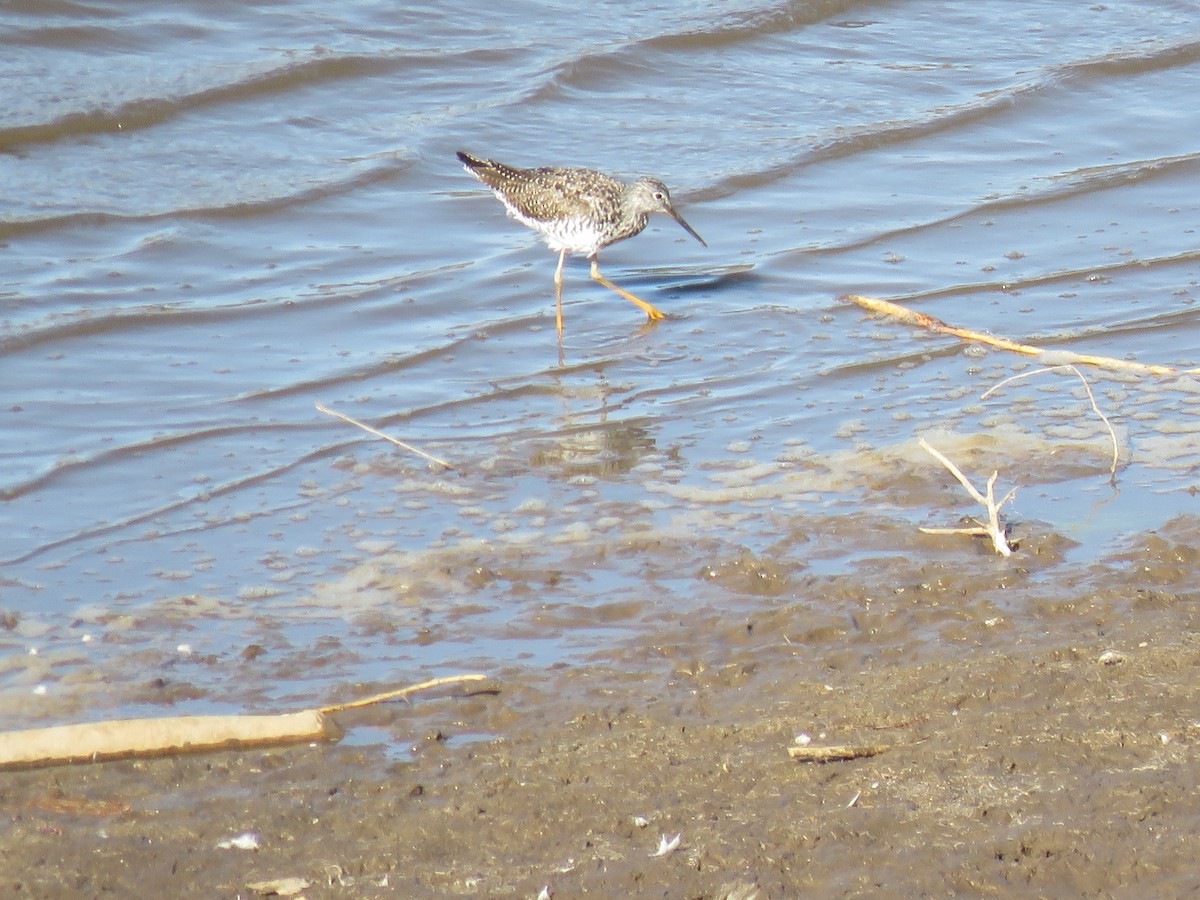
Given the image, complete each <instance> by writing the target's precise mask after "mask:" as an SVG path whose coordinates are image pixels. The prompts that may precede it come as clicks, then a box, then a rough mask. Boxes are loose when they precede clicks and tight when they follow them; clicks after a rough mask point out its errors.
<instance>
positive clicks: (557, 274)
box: [554, 250, 567, 337]
mask: <svg viewBox="0 0 1200 900" xmlns="http://www.w3.org/2000/svg"><path fill="white" fill-rule="evenodd" d="M566 261H567V251H566V250H560V251H559V253H558V268H557V269H555V270H554V321H555V324H557V325H558V336H559V337H562V333H563V329H562V269H563V263H564V262H566Z"/></svg>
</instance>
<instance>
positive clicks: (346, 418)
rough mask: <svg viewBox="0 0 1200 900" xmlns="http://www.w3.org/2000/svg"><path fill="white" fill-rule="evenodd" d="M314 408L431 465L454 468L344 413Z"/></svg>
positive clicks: (324, 408)
mask: <svg viewBox="0 0 1200 900" xmlns="http://www.w3.org/2000/svg"><path fill="white" fill-rule="evenodd" d="M316 406H317V410H318V411H320V412H323V413H325V415H327V416H333V417H334V418H336V419H341V420H342V421H343V422H349V423H350V424H351V425H354V426H355V427H357V428H361V429H362V430H363V431H365V432H367V433H368V434H373V435H375V437H380V438H383V439H384V440H385V441H391V442H392V443H393V444H395V445H396V446H397V447H400V448H401V449H403V450H407V451H408V452H409V453H415V454H417V456H419V457H421V458H422V459H427V460H429V461H430V462H431V463H437V464H438V465H439V466H444V467H445V468H447V469H453V468H454V466H452V465H451V464H450V463H448V462H446V461H445V460H444V459H438V458H437V457H436V456H434V455H433V454H432V453H426V452H425V451H424V450H418V449H417V448H416V447H414V446H413V445H412V444H406V443H404V441H402V440H400V439H399V438H394V437H392V436H391V435H390V434H385V433H384V432H382V431H380V430H379V429H378V428H372V427H371V426H370V425H368V424H367V423H366V422H360V421H358V419H352V418H351V417H350V416H348V415H346V414H345V413H340V412H338V411H336V410H333V409H330V408H329V407H328V406H326V405H325V404H323V403H318V404H316Z"/></svg>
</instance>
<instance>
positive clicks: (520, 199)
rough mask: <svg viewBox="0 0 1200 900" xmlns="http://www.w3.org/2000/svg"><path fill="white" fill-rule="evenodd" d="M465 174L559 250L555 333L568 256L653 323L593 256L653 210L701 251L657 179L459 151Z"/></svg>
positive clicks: (646, 307)
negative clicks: (588, 265)
mask: <svg viewBox="0 0 1200 900" xmlns="http://www.w3.org/2000/svg"><path fill="white" fill-rule="evenodd" d="M458 158H459V160H460V161H461V162H462V164H463V165H464V166H465V167H466V169H467V171H468V172H470V173H471V174H472V175H474V176H475V177H476V178H478V179H479V180H480V181H482V182H483V183H484V184H486V185H487V186H488V187H490V188H491V189H492V192H493V193H494V194H495V195H496V196H497V197H499V198H500V202H501V203H503V204H504V206H505V207H506V208H507V209H508V214H509V215H510V216H512V217H513V218H514V219H516V220H517V221H518V222H520V223H521V224H522V225H528V226H529V227H530V228H532V229H533V230H534V231H536V232H537V233H538V234H540V235H541V236H542V237H543V238H544V239H545V241H546V243H547V244H549V245H550V249H551V250H557V251H558V268H556V269H555V270H554V312H555V321H556V323H557V325H558V333H559V334H560V335H561V334H562V330H563V323H562V270H563V263H564V262H565V261H566V258H567V254H568V253H582V254H584V255H586V256H587V258H588V259H589V260H591V262H592V278H594V279H595V280H596V281H598V282H600V283H601V284H602V285H604V286H605V287H606V288H609V289H611V290H614V291H616V292H617V293H618V294H620V295H621V296H622V297H624V298H625V299H626V300H630V301H632V302H634V303H636V304H637V305H638V306H640V307H641V308H642V310H643V311H645V313H646V315H647V317H648V318H649V320H650V321H651V322H653V321H656V320H658V319H662V318H665V316H664V315H663V313H662V312H661V311H659V310H658V309H657V308H655V307H654V306H652V305H651V304H649V303H647V302H646V301H645V300H643V299H642V298H641V297H636V296H634V295H633V294H631V293H630V292H629V291H627V290H625V289H624V288H620V287H617V286H616V285H615V284H613V283H612V282H611V281H609V280H608V279H607V278H605V277H604V276H603V275H601V274H600V266H599V265H597V263H596V254H597V253H599V252H600V249H601V248H602V247H607V246H608V245H609V244H615V243H616V242H617V241H623V240H625V239H626V238H631V237H633V236H634V235H635V234H640V233H641V231H642V229H644V228H645V227H646V219H647V217H648V216H649V215H650V213H653V212H661V213H666V214H667V215H668V216H670V217H671V218H673V219H674V220H675V221H676V222H678V223H679V224H680V225H682V226H683V228H684V230H685V231H687V233H688V234H690V235H691V236H692V237H694V238H695V239H696V240H698V241H699V242H700V243H701V244H704V246H705V247H707V246H708V244H705V243H704V238H702V237H700V235H698V234H696V232H695V231H694V230H693V229H692V226H691V225H689V224H688V223H687V222H685V221H684V220H683V216H681V215H680V214H679V213H678V212H677V211H676V210H675V207H674V206H672V205H671V195H670V193H668V191H667V186H666V185H665V184H663V183H662V182H661V181H659V180H658V179H657V178H639V179H638V180H637V181H635V182H633V184H625V183H624V182H622V181H618V180H617V179H615V178H613V177H611V176H609V175H605V174H604V173H603V172H597V171H596V170H595V169H578V168H567V167H561V166H539V167H537V168H533V169H520V168H517V167H516V166H509V165H505V164H504V163H501V162H496V161H495V160H494V159H479V158H477V157H474V156H471V155H470V154H469V153H463V152H461V151H460V152H459V154H458Z"/></svg>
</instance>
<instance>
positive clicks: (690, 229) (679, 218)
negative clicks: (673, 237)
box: [670, 209, 708, 247]
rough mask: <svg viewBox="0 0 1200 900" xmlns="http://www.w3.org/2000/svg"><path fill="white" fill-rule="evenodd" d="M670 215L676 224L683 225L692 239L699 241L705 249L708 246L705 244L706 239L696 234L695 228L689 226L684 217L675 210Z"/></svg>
mask: <svg viewBox="0 0 1200 900" xmlns="http://www.w3.org/2000/svg"><path fill="white" fill-rule="evenodd" d="M670 213H671V218H672V219H674V220H675V221H676V222H678V223H679V224H680V225H682V226H683V230H684V231H686V232H687V233H688V234H690V235H691V236H692V237H694V238H695V239H696V240H698V241H699V242H700V244H701V246H704V247H707V246H708V244H706V243H704V238H702V237H700V235H698V234H696V229H695V228H693V227H692V226H691V225H689V224H688V223H687V222H685V221H683V216H681V215H680V214H679V213H677V212H675V210H673V209H672V210H670Z"/></svg>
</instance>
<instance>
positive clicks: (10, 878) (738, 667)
mask: <svg viewBox="0 0 1200 900" xmlns="http://www.w3.org/2000/svg"><path fill="white" fill-rule="evenodd" d="M1198 536H1200V524H1198V523H1197V522H1196V521H1194V520H1192V519H1190V518H1188V519H1176V520H1174V521H1172V522H1171V523H1168V525H1167V526H1166V527H1165V528H1164V529H1162V530H1160V532H1159V533H1156V534H1149V535H1143V536H1141V537H1139V538H1136V539H1133V540H1131V541H1130V543H1129V544H1128V547H1127V549H1126V550H1123V551H1120V552H1117V553H1114V554H1113V555H1112V556H1110V557H1109V558H1107V559H1105V560H1103V561H1102V562H1099V563H1088V564H1086V567H1082V568H1081V567H1076V569H1075V570H1074V571H1070V572H1069V573H1066V572H1065V570H1067V569H1070V567H1059V568H1062V569H1064V573H1065V574H1066V576H1067V577H1062V578H1056V579H1055V580H1054V581H1053V582H1048V581H1047V580H1044V579H1036V578H1030V577H1026V575H1027V571H1026V570H1025V569H1023V568H1022V567H1021V564H1020V562H1018V563H1017V564H1016V565H1012V566H998V565H995V564H993V561H992V559H991V558H990V557H987V556H985V555H983V554H980V556H979V566H978V571H976V572H974V573H972V572H969V571H964V570H963V567H962V566H961V565H959V566H957V567H953V566H948V565H946V566H932V565H931V564H929V563H922V562H920V561H918V560H919V556H918V555H917V554H915V553H914V554H905V555H903V556H898V557H895V558H892V559H887V560H881V561H880V563H879V569H880V570H879V582H878V583H877V584H867V583H865V582H864V581H863V580H862V579H861V578H860V579H859V580H858V581H857V582H853V583H852V582H850V581H837V582H835V581H833V580H827V581H823V582H819V583H818V582H814V583H813V584H812V589H813V590H818V589H820V590H826V591H830V592H833V593H836V594H837V595H838V596H837V600H838V603H839V605H840V606H842V607H844V608H846V609H849V610H852V611H853V614H851V615H849V616H848V617H846V618H845V619H844V620H843V624H841V625H835V624H833V623H832V622H831V624H830V625H829V626H828V628H827V629H826V631H827V633H818V632H819V631H820V629H818V630H817V631H813V630H812V629H811V628H809V629H808V630H806V631H805V632H803V633H801V632H800V631H798V630H797V629H796V628H795V626H794V620H793V619H790V618H789V610H788V606H787V604H786V603H780V604H779V605H778V606H777V607H774V608H771V607H759V612H757V613H752V614H750V615H744V614H743V613H741V612H738V613H731V614H730V615H729V616H728V617H726V618H721V617H719V616H717V617H713V618H707V617H704V616H692V617H688V618H686V619H680V620H674V621H672V620H663V621H662V622H661V623H660V625H659V627H657V628H655V629H650V630H648V631H647V632H646V633H645V634H643V635H642V636H641V638H640V639H638V640H636V641H634V642H631V643H628V644H626V645H624V646H623V647H622V648H620V649H619V650H618V651H617V653H616V656H617V657H618V658H614V657H613V655H609V658H608V661H607V662H606V663H600V662H597V663H596V664H595V665H588V666H577V667H560V668H556V669H551V670H548V671H547V670H538V669H533V668H525V669H523V668H518V667H513V668H510V669H508V670H506V671H502V672H495V673H492V674H493V675H494V676H495V677H494V681H492V682H491V683H489V684H488V685H487V687H486V689H484V690H481V691H476V692H473V693H467V692H466V691H459V692H454V691H451V692H449V693H446V694H444V695H441V696H433V697H425V698H422V699H418V700H417V701H416V702H414V703H413V704H411V705H407V704H392V705H388V706H386V707H383V708H376V709H372V710H364V711H357V712H353V713H345V714H343V718H342V724H343V725H345V726H346V727H347V728H348V732H349V737H348V739H347V740H345V741H343V742H342V743H341V744H338V745H327V746H312V747H299V748H288V749H282V750H261V751H254V752H228V753H217V754H206V755H202V756H190V757H183V758H175V759H162V760H153V761H144V762H121V763H110V764H105V765H96V766H80V767H74V768H67V769H51V770H42V771H35V772H25V773H9V774H5V775H3V776H2V777H0V786H2V787H0V796H2V799H3V810H4V818H3V822H4V824H3V830H4V844H5V847H6V848H7V849H6V860H5V863H6V864H5V866H4V871H3V873H0V885H2V892H3V894H4V895H5V896H14V897H45V898H49V897H98V896H134V895H142V896H206V897H236V896H241V897H246V896H253V895H254V893H255V892H254V890H253V889H252V888H250V887H249V885H251V884H254V883H257V882H261V881H266V880H270V879H275V878H283V877H299V878H302V879H305V880H306V881H308V882H309V887H308V888H307V889H306V890H305V891H304V894H305V895H306V896H309V897H391V896H404V897H420V896H456V895H469V896H497V897H498V896H514V897H530V898H532V897H535V896H537V895H538V893H539V891H541V890H542V888H543V887H547V886H548V889H549V890H550V891H551V892H552V895H553V896H556V897H573V896H603V897H615V896H644V897H649V896H654V897H742V898H745V897H751V896H758V897H763V898H767V897H784V896H795V895H796V894H798V893H800V892H802V891H803V892H811V893H813V894H816V895H820V896H846V895H854V896H896V895H901V894H903V895H908V896H915V895H920V894H923V893H929V894H935V895H945V894H948V893H960V894H962V895H967V896H1012V895H1013V894H1014V893H1021V894H1037V895H1041V896H1110V895H1114V894H1116V895H1121V894H1123V893H1125V892H1127V891H1128V892H1133V893H1137V894H1139V895H1143V896H1151V895H1153V896H1179V895H1182V894H1185V893H1188V892H1190V891H1194V890H1196V888H1197V887H1198V886H1200V875H1197V873H1196V868H1195V835H1196V834H1197V832H1198V831H1200V822H1198V821H1197V812H1196V807H1195V804H1194V803H1192V802H1191V801H1190V800H1189V798H1190V796H1191V794H1192V792H1193V790H1194V785H1195V783H1196V782H1197V781H1198V780H1200V763H1198V761H1197V754H1196V748H1197V745H1198V742H1200V721H1198V719H1197V714H1196V709H1197V703H1198V700H1200V697H1198V694H1200V690H1198V688H1197V686H1196V679H1195V676H1194V673H1195V671H1196V667H1197V664H1198V663H1200V642H1198V641H1197V638H1196V633H1197V627H1198V625H1200V619H1198V616H1197V610H1198V609H1200V607H1198V606H1197V603H1196V600H1197V594H1196V591H1195V586H1194V579H1193V572H1194V567H1195V562H1196V560H1195V557H1196V553H1197V551H1196V550H1195V549H1194V548H1195V546H1196V543H1197V540H1196V539H1197V537H1198ZM914 540H916V539H914ZM1039 540H1041V541H1042V542H1043V544H1044V546H1045V547H1048V546H1050V545H1051V544H1052V543H1053V540H1052V537H1048V538H1044V539H1031V540H1027V541H1026V544H1025V546H1024V548H1023V551H1022V552H1023V555H1024V557H1025V560H1026V561H1029V560H1031V559H1036V557H1037V555H1038V553H1039V547H1040V546H1042V544H1039ZM1022 573H1025V574H1024V575H1023V574H1022ZM1004 582H1007V584H1008V585H1009V590H1010V591H1011V602H1010V604H1009V608H1010V611H1009V612H1007V613H1000V614H996V615H987V614H986V610H981V609H979V608H977V605H975V604H973V603H972V599H971V598H972V595H973V594H974V593H976V592H978V593H987V592H993V591H995V590H996V588H997V586H998V584H1000V585H1001V586H1002V585H1003V583H1004ZM882 584H887V585H891V586H892V587H890V588H888V589H887V590H886V591H882V590H881V588H880V585H882ZM881 597H885V598H886V602H880V600H879V598H881ZM872 598H875V599H874V601H873V600H872ZM1132 612H1136V615H1131V613H1132ZM1014 616H1021V617H1023V618H1024V619H1025V621H1023V622H1022V623H1021V625H1020V628H1019V629H1018V628H1015V627H1014V626H1013V625H1012V623H1011V618H1012V617H1014ZM921 620H924V621H925V622H926V624H927V625H928V627H930V628H935V629H940V633H941V635H942V636H941V637H940V639H939V640H938V641H933V642H928V641H927V642H925V643H923V644H913V645H911V646H910V647H909V648H908V649H906V646H905V644H904V642H899V643H897V644H896V645H894V648H893V649H892V650H890V651H888V652H886V653H880V652H878V647H879V644H878V642H877V641H865V640H859V639H858V638H857V637H856V636H857V635H859V634H866V633H868V632H870V630H872V629H879V628H885V629H886V628H889V627H893V626H896V627H900V625H901V623H905V624H904V627H906V628H910V629H912V628H917V629H918V630H919V627H918V625H919V622H920V621H921ZM1129 622H1133V623H1134V624H1133V625H1132V626H1131V625H1130V624H1128V623H1129ZM1035 626H1036V627H1035ZM806 627H807V626H806ZM1018 634H1019V635H1020V637H1014V635H1018ZM867 648H871V649H867ZM361 687H362V688H363V692H366V690H367V689H369V688H372V687H376V686H361ZM799 735H807V736H808V739H809V740H810V741H811V743H810V746H820V745H826V744H847V743H849V744H869V745H878V746H882V747H885V748H886V749H885V750H884V751H883V752H881V753H879V754H878V755H876V756H873V757H871V758H864V759H855V760H850V761H844V762H826V763H806V762H797V761H795V760H792V759H790V758H789V756H788V753H787V749H788V747H789V746H791V745H793V744H794V743H795V741H796V739H797V737H798V736H799ZM246 833H251V834H253V835H254V836H255V842H256V843H257V849H224V848H221V847H220V846H218V845H219V844H220V843H221V842H222V841H226V840H228V839H230V838H234V837H237V836H238V835H243V834H246ZM676 834H679V835H681V837H680V841H679V846H678V848H677V849H676V850H674V851H673V852H670V853H668V854H666V855H663V856H654V855H653V854H654V853H655V852H656V850H657V849H658V848H659V845H660V842H661V840H662V838H663V836H664V835H665V836H667V837H668V838H672V837H674V836H675V835H676Z"/></svg>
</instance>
